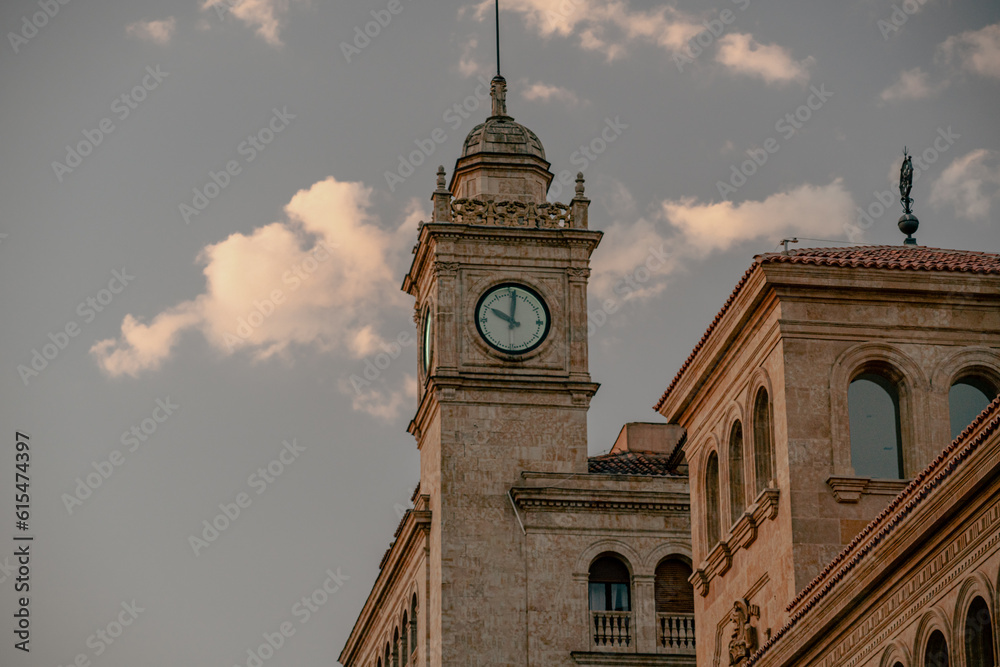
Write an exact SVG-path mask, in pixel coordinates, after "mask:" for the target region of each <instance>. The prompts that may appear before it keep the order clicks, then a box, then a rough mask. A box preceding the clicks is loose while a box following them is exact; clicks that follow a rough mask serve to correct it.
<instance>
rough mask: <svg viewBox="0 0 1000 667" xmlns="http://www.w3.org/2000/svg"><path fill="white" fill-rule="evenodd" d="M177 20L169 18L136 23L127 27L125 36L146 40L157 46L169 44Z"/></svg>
mask: <svg viewBox="0 0 1000 667" xmlns="http://www.w3.org/2000/svg"><path fill="white" fill-rule="evenodd" d="M176 27H177V20H176V19H175V18H174V17H173V16H169V17H167V18H165V19H163V20H161V21H136V22H135V23H129V24H128V25H127V26H125V34H127V35H128V36H129V37H134V38H135V39H144V40H147V41H150V42H155V43H156V44H161V45H162V44H169V43H170V38H171V37H173V34H174V28H176Z"/></svg>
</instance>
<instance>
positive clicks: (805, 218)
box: [663, 178, 854, 257]
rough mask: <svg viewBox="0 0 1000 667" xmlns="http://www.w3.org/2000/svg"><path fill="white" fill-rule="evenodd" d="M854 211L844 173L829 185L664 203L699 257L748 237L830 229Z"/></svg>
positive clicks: (778, 236)
mask: <svg viewBox="0 0 1000 667" xmlns="http://www.w3.org/2000/svg"><path fill="white" fill-rule="evenodd" d="M853 210H854V201H853V199H852V198H851V195H850V194H849V193H848V192H847V190H845V189H844V183H843V179H840V178H837V179H835V180H834V181H832V182H831V183H830V184H829V185H823V186H816V185H809V184H805V185H800V186H798V187H796V188H794V189H790V190H786V191H784V192H779V193H776V194H773V195H771V196H770V197H768V198H767V199H765V200H763V201H744V202H741V203H740V204H733V203H732V202H729V201H724V202H719V203H710V204H701V203H698V202H696V201H695V200H693V199H690V198H687V199H680V200H669V201H665V202H664V203H663V214H664V216H665V217H666V219H667V220H668V221H669V222H670V224H671V225H672V226H673V227H674V228H675V229H676V230H678V232H679V233H680V241H681V245H682V246H683V247H684V248H685V250H686V254H691V255H693V256H696V257H704V256H707V255H709V254H711V253H715V252H725V251H727V250H729V249H730V248H732V247H734V246H735V245H737V244H738V243H742V242H744V241H750V240H758V239H759V240H766V241H767V242H768V243H769V244H776V243H777V242H778V241H779V240H780V239H781V238H782V237H785V236H789V235H797V234H801V235H805V234H815V235H823V234H829V230H831V229H839V228H840V227H841V226H842V224H841V223H844V224H846V223H848V222H849V221H850V220H851V219H852V218H851V215H852V212H853Z"/></svg>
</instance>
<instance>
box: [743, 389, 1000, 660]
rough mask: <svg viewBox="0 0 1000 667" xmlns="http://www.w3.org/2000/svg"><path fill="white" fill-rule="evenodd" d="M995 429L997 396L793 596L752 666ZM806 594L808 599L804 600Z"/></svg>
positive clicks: (999, 418)
mask: <svg viewBox="0 0 1000 667" xmlns="http://www.w3.org/2000/svg"><path fill="white" fill-rule="evenodd" d="M984 424H985V425H984ZM980 427H982V428H980ZM977 430H978V431H979V432H978V434H977V435H976V437H975V438H972V437H971V436H972V434H973V432H975V431H977ZM998 430H1000V398H997V399H995V400H994V401H993V402H992V403H990V405H989V406H988V407H987V408H986V409H985V410H984V411H983V412H982V413H981V414H980V415H979V416H978V417H977V418H976V420H975V421H973V422H972V423H971V424H970V425H969V426H968V427H967V428H966V429H965V430H964V431H962V433H961V435H959V436H958V437H957V438H955V440H954V441H952V443H951V444H950V445H948V446H947V447H946V448H945V449H944V450H943V451H942V452H941V454H939V455H938V457H937V458H936V459H934V460H933V461H932V462H931V464H930V465H928V466H927V467H926V468H924V469H923V470H922V471H921V472H920V474H919V475H917V476H916V477H915V478H914V479H913V481H912V482H910V484H908V485H907V487H906V488H905V489H903V491H901V492H900V493H899V495H898V496H896V497H895V499H893V501H892V502H891V503H889V506H888V507H886V508H885V509H884V510H883V511H882V512H881V513H880V514H879V515H878V516H877V517H875V519H874V520H873V521H872V522H871V523H869V524H868V526H866V527H865V529H864V530H863V531H861V532H860V533H859V534H858V535H857V536H856V537H855V538H854V539H853V540H852V541H851V543H850V544H849V545H847V547H845V548H844V550H843V551H841V552H840V554H839V555H838V556H837V557H836V558H834V559H833V561H831V562H830V564H829V565H827V566H826V567H825V568H824V569H823V571H822V572H820V573H819V575H818V576H817V577H816V578H815V579H813V580H812V581H811V582H809V584H808V585H807V586H806V587H805V588H803V589H802V591H800V592H799V594H798V595H797V596H795V599H794V600H792V602H791V604H789V605H788V606H787V607H786V608H785V610H786V611H791V610H792V609H794V608H795V607H796V606H797V605H798V604H799V603H802V606H801V608H800V609H799V610H798V611H796V612H795V613H794V614H793V615H792V617H791V618H790V619H789V620H788V621H787V622H786V623H785V625H784V626H782V627H781V628H780V629H778V631H777V632H775V633H774V635H772V636H771V638H770V639H769V640H768V641H767V642H766V643H765V644H764V645H763V646H761V647H760V648H759V649H758V650H757V652H756V653H755V654H754V655H753V656H751V658H750V661H749V663H748V664H749V665H752V664H754V663H755V662H756V661H757V660H759V659H760V658H761V656H763V654H764V653H765V652H766V651H767V650H768V649H770V648H771V647H772V646H773V645H774V644H775V643H776V642H777V641H778V640H779V639H781V637H782V636H784V635H785V634H786V633H787V632H788V631H789V630H791V628H792V627H793V626H794V625H795V624H796V623H798V622H799V621H800V620H801V619H802V617H803V616H805V615H806V613H808V612H809V611H810V610H811V609H813V608H814V607H815V606H816V605H817V604H818V603H819V602H820V600H822V599H823V598H824V597H826V595H827V594H828V593H829V592H830V591H831V590H832V589H833V587H834V586H836V585H837V583H839V582H840V581H842V580H843V579H844V577H845V576H847V574H848V573H849V572H850V571H851V570H853V569H854V568H855V567H857V565H858V563H860V562H861V561H862V560H863V559H864V558H865V557H867V556H869V555H870V554H871V553H872V551H874V550H875V548H876V547H877V546H878V545H879V544H880V543H882V542H884V541H885V539H886V537H887V536H888V534H889V533H891V532H892V531H893V530H895V529H896V528H897V527H898V526H899V524H900V523H901V522H902V521H903V520H904V519H905V518H906V517H907V516H908V515H910V514H911V513H912V512H913V511H914V509H916V507H917V506H918V505H920V503H922V502H923V501H924V500H925V499H926V498H927V497H928V496H929V495H930V493H931V492H932V491H933V490H934V489H936V488H940V487H941V485H942V484H943V483H944V482H945V480H946V478H947V477H949V476H950V475H952V474H954V472H955V471H956V470H957V469H958V468H960V467H961V466H962V464H964V463H965V462H967V461H968V459H969V457H970V456H972V454H973V453H974V452H975V450H976V449H977V448H978V447H979V446H980V445H982V444H983V442H985V441H986V440H987V439H988V438H990V437H991V436H992V435H993V434H994V433H995V432H996V431H998ZM810 594H811V597H809V596H810ZM807 597H808V598H809V599H808V600H806V598H807ZM803 600H805V602H803Z"/></svg>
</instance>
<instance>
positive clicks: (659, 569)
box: [653, 557, 694, 614]
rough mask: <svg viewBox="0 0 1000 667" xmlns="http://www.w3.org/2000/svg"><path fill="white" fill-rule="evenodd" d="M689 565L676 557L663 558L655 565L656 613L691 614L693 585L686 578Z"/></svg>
mask: <svg viewBox="0 0 1000 667" xmlns="http://www.w3.org/2000/svg"><path fill="white" fill-rule="evenodd" d="M690 577H691V566H690V565H688V564H687V563H686V562H684V561H683V560H680V559H679V558H676V557H669V558H664V559H663V560H662V561H660V564H659V565H657V566H656V573H655V576H654V579H653V580H654V584H653V590H654V596H655V598H656V613H657V614H693V613H694V587H693V586H692V585H691V582H689V581H688V579H689V578H690Z"/></svg>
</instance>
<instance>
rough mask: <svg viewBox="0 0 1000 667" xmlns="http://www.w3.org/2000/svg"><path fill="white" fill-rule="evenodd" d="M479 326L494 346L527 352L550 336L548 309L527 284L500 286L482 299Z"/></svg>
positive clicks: (501, 349) (512, 351) (477, 322)
mask: <svg viewBox="0 0 1000 667" xmlns="http://www.w3.org/2000/svg"><path fill="white" fill-rule="evenodd" d="M476 329H477V330H478V331H479V335H480V336H482V337H483V340H485V341H486V342H487V343H489V344H490V346H491V347H493V348H495V349H497V350H500V351H501V352H506V353H507V354H524V353H525V352H529V351H531V350H533V349H535V348H536V347H538V346H539V345H541V344H542V341H543V340H545V337H546V336H547V335H548V333H549V309H548V306H546V305H545V301H544V300H543V299H542V297H540V296H539V295H538V294H537V293H536V292H535V291H534V290H532V289H529V288H527V287H525V286H524V285H518V284H516V283H505V284H503V285H497V286H496V287H493V288H492V289H490V290H489V291H487V292H486V293H485V294H483V296H481V297H480V298H479V304H478V305H477V306H476Z"/></svg>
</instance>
